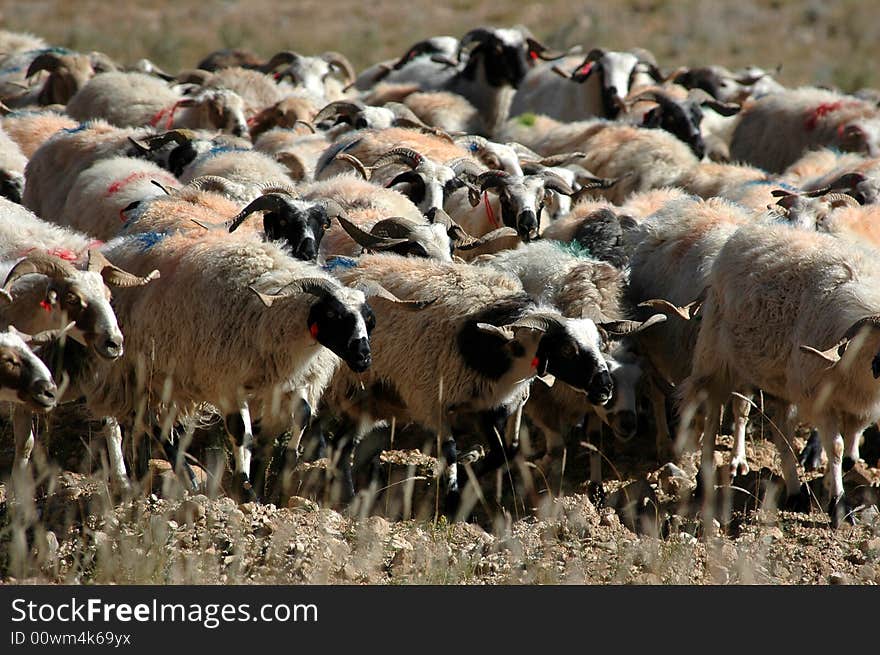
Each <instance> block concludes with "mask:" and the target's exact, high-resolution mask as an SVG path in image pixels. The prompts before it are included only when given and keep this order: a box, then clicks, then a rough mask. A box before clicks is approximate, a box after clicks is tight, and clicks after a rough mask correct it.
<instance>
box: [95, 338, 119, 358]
mask: <svg viewBox="0 0 880 655" xmlns="http://www.w3.org/2000/svg"><path fill="white" fill-rule="evenodd" d="M97 350H98V353H99V354H101V355H103V356H104V357H106V358H107V359H116V358H117V357H121V356H122V337H121V336H119V337H117V336H110V337H107V338H106V339H105V340H104V342H103V343H102V344H101V345H100V346H99V347H98V349H97Z"/></svg>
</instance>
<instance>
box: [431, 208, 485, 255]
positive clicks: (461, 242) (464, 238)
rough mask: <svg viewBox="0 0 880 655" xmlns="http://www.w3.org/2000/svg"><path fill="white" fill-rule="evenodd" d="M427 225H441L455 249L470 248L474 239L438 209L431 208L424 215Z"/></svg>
mask: <svg viewBox="0 0 880 655" xmlns="http://www.w3.org/2000/svg"><path fill="white" fill-rule="evenodd" d="M425 216H426V217H427V219H428V222H429V223H434V224H437V225H442V226H443V227H444V228H445V229H446V234H447V235H448V236H449V239H450V241H452V245H453V247H455V248H463V247H465V248H466V247H468V246H470V244H471V243H473V242H474V238H473V237H472V236H471V235H470V234H468V233H467V232H465V230H464V228H463V227H462V226H461V225H459V224H458V223H456V222H455V221H454V220H452V217H451V216H450V215H449V214H447V213H446V212H445V211H443V210H442V209H441V208H440V207H432V208H431V209H429V210H428V213H427V214H426V215H425Z"/></svg>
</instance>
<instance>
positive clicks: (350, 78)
mask: <svg viewBox="0 0 880 655" xmlns="http://www.w3.org/2000/svg"><path fill="white" fill-rule="evenodd" d="M321 59H323V60H324V61H326V62H327V63H328V64H330V66H333V67H335V68H336V69H338V70H340V71H342V72H343V73H344V74H345V80H344V81H345V83H346V84H348V83H350V82H354V80H355V78H357V72H356V71H355V69H354V66H352V64H351V62H350V61H349V60H348V57H346V56H345V55H344V54H342V53H341V52H336V51H335V50H328V51H327V52H325V53H324V54H323V55H321Z"/></svg>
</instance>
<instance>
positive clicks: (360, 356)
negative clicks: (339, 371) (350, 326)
mask: <svg viewBox="0 0 880 655" xmlns="http://www.w3.org/2000/svg"><path fill="white" fill-rule="evenodd" d="M346 363H347V364H348V366H349V368H351V370H352V371H354V372H355V373H362V372H364V371H366V370H367V369H368V368H370V364H372V363H373V356H372V353H371V352H370V342H369V340H368V339H367V338H366V337H361V338H360V339H352V340H351V341H350V342H349V343H348V357H347V358H346Z"/></svg>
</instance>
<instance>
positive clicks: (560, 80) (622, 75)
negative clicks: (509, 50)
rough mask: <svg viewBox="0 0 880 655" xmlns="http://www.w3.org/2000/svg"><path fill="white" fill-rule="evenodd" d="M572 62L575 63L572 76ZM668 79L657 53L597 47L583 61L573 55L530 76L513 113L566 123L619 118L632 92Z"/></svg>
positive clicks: (527, 77) (514, 114)
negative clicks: (664, 76)
mask: <svg viewBox="0 0 880 655" xmlns="http://www.w3.org/2000/svg"><path fill="white" fill-rule="evenodd" d="M566 66H574V69H573V71H572V72H571V73H570V74H569V73H566V72H564V68H565V67H566ZM661 79H662V76H661V75H660V71H659V69H658V68H657V62H656V61H655V60H654V57H653V55H651V54H650V53H649V52H647V51H645V50H641V49H635V50H633V51H631V52H613V51H612V52H609V51H607V50H603V49H602V48H593V49H592V50H591V51H590V52H589V54H588V55H587V56H586V57H585V58H584V59H582V60H580V59H578V60H575V58H572V57H567V58H566V59H564V60H562V62H561V63H560V64H554V65H552V66H551V65H550V64H543V65H541V66H537V67H535V68H533V69H532V70H531V71H529V72H528V74H526V76H525V79H524V80H523V81H522V85H521V86H520V88H519V89H518V90H517V92H516V95H515V96H514V98H513V103H512V104H511V107H510V114H511V116H518V115H519V114H522V113H526V112H530V113H535V114H545V115H547V116H550V117H551V118H555V119H557V120H560V121H565V122H571V121H579V120H583V119H585V118H590V117H593V116H595V117H599V118H616V117H617V115H618V114H619V113H620V110H621V108H622V107H623V106H624V103H623V99H624V98H626V96H627V95H629V93H630V91H631V90H633V89H637V88H639V87H642V86H648V85H650V84H654V83H656V82H659V81H660V80H661Z"/></svg>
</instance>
